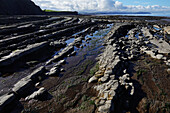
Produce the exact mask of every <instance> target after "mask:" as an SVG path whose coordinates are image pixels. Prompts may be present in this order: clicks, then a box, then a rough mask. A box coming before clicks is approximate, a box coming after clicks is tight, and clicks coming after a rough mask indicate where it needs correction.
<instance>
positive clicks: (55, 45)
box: [50, 41, 67, 48]
mask: <svg viewBox="0 0 170 113" xmlns="http://www.w3.org/2000/svg"><path fill="white" fill-rule="evenodd" d="M66 45H67V44H66V42H59V41H54V42H51V43H50V46H53V47H56V48H62V47H65V46H66Z"/></svg>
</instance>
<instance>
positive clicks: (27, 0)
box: [0, 0, 43, 15]
mask: <svg viewBox="0 0 170 113" xmlns="http://www.w3.org/2000/svg"><path fill="white" fill-rule="evenodd" d="M0 9H1V10H0V15H37V14H43V11H42V10H41V9H40V7H39V6H36V5H35V4H34V2H32V1H31V0H1V4H0Z"/></svg>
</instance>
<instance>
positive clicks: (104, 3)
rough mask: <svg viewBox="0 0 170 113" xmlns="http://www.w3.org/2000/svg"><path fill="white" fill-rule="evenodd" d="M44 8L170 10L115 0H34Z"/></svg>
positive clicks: (90, 10) (163, 7)
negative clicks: (125, 3)
mask: <svg viewBox="0 0 170 113" xmlns="http://www.w3.org/2000/svg"><path fill="white" fill-rule="evenodd" d="M32 1H34V2H35V3H36V4H37V5H39V6H40V7H41V8H42V9H53V10H64V11H66V10H68V11H79V12H84V11H89V12H95V11H151V12H158V11H170V7H166V6H159V5H153V6H149V5H148V6H142V5H137V6H136V5H123V3H122V2H119V1H115V0H32Z"/></svg>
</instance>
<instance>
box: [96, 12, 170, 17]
mask: <svg viewBox="0 0 170 113" xmlns="http://www.w3.org/2000/svg"><path fill="white" fill-rule="evenodd" d="M99 15H127V16H163V17H170V13H151V14H111V13H110V14H99Z"/></svg>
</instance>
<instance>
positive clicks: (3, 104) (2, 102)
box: [0, 93, 16, 113]
mask: <svg viewBox="0 0 170 113" xmlns="http://www.w3.org/2000/svg"><path fill="white" fill-rule="evenodd" d="M15 100H16V96H15V95H14V94H13V93H12V94H6V95H3V96H1V97H0V112H1V113H3V112H6V110H7V109H9V108H8V107H9V106H10V104H11V103H12V102H14V101H15Z"/></svg>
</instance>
